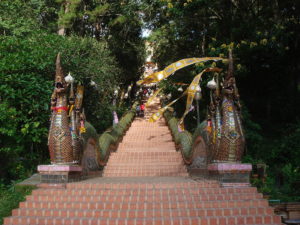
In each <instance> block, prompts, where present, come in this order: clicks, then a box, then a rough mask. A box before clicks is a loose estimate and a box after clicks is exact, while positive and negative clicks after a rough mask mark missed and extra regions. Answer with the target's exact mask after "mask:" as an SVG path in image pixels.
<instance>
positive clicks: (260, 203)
mask: <svg viewBox="0 0 300 225" xmlns="http://www.w3.org/2000/svg"><path fill="white" fill-rule="evenodd" d="M241 207H245V208H248V207H268V201H267V200H265V199H251V200H225V201H219V200H217V201H201V202H199V201H198V202H197V201H195V202H193V201H183V202H176V201H174V202H154V203H148V202H120V201H117V202H81V201H78V202H76V201H73V202H43V201H40V202H37V201H26V202H20V205H19V208H26V209H31V208H34V209H83V210H84V209H92V210H95V209H101V210H112V209H116V210H121V209H127V210H137V209H138V210H150V209H170V210H171V209H177V208H181V209H208V208H213V209H217V208H218V209H219V208H241Z"/></svg>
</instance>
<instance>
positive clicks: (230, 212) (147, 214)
mask: <svg viewBox="0 0 300 225" xmlns="http://www.w3.org/2000/svg"><path fill="white" fill-rule="evenodd" d="M248 215H255V216H264V215H271V216H272V215H273V209H272V208H270V207H257V208H253V207H250V208H220V209H180V208H179V209H173V210H172V211H170V210H162V209H154V210H126V209H124V210H97V209H96V210H88V209H83V210H78V209H74V210H72V209H62V210H60V209H15V210H13V211H12V216H37V217H71V218H73V217H80V218H107V219H109V218H116V219H118V218H149V219H151V218H153V217H154V218H155V217H156V218H159V217H173V218H174V217H213V216H215V217H220V216H224V217H230V216H248Z"/></svg>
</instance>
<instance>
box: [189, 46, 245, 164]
mask: <svg viewBox="0 0 300 225" xmlns="http://www.w3.org/2000/svg"><path fill="white" fill-rule="evenodd" d="M208 87H209V88H210V89H211V93H210V105H209V107H208V116H207V119H206V120H205V121H204V122H202V123H201V124H200V126H199V128H200V129H197V130H196V131H195V134H194V143H193V147H192V148H191V151H192V154H191V157H192V158H193V160H194V159H195V158H196V157H197V156H199V155H202V156H203V157H205V158H206V160H205V161H206V163H211V162H213V163H214V162H240V161H241V158H242V155H243V153H244V148H245V136H244V132H243V128H242V122H241V105H240V102H239V93H238V89H237V87H236V82H235V78H234V76H233V60H232V52H231V51H229V68H228V72H227V74H226V76H225V77H224V80H223V84H220V82H219V76H218V75H217V82H215V80H214V79H213V80H212V81H210V82H209V83H208Z"/></svg>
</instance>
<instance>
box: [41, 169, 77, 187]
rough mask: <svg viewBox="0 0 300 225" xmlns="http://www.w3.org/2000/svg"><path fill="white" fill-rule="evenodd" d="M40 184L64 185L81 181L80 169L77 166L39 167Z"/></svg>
mask: <svg viewBox="0 0 300 225" xmlns="http://www.w3.org/2000/svg"><path fill="white" fill-rule="evenodd" d="M38 172H39V173H40V175H41V183H42V184H66V183H68V182H74V181H79V180H81V177H82V168H81V166H78V165H39V166H38Z"/></svg>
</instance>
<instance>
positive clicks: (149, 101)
mask: <svg viewBox="0 0 300 225" xmlns="http://www.w3.org/2000/svg"><path fill="white" fill-rule="evenodd" d="M161 90H162V88H160V89H158V90H156V92H154V94H153V95H152V96H151V97H150V98H149V99H148V101H147V102H146V104H145V106H146V107H148V106H149V105H150V104H151V102H152V101H153V100H154V99H155V97H156V96H157V95H158V94H159V92H160V91H161Z"/></svg>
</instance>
